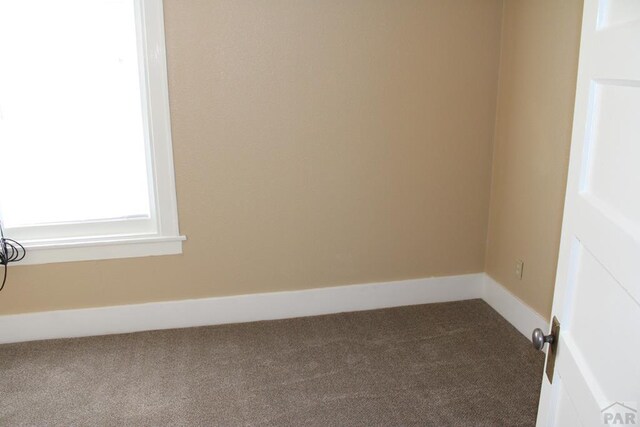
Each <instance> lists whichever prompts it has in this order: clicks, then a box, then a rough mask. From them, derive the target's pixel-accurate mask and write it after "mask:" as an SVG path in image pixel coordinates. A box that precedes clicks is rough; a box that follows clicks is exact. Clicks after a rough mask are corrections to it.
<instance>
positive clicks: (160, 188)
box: [7, 0, 186, 266]
mask: <svg viewBox="0 0 640 427" xmlns="http://www.w3.org/2000/svg"><path fill="white" fill-rule="evenodd" d="M135 5H136V6H135V8H136V15H137V16H136V18H137V23H138V40H139V47H140V51H141V56H142V57H141V63H142V65H143V66H142V67H141V68H142V73H143V74H144V75H143V76H142V81H143V83H144V85H145V89H146V94H147V99H143V105H145V104H146V111H145V113H146V114H147V119H148V132H149V135H148V141H149V154H148V155H149V162H148V164H149V165H150V169H151V170H150V171H149V175H150V176H149V178H150V181H151V183H152V185H153V189H154V191H155V194H154V195H153V197H152V198H151V201H152V211H153V212H154V213H155V215H154V217H155V219H156V227H155V228H156V230H155V231H154V232H152V233H144V234H139V233H138V234H109V235H100V236H82V237H73V238H64V239H55V238H54V239H46V238H45V239H40V240H22V241H20V243H21V244H22V245H23V246H24V247H25V248H26V250H27V256H26V257H25V258H24V259H23V260H22V261H20V262H19V263H16V264H13V265H15V266H19V265H29V264H47V263H56V262H70V261H86V260H100V259H114V258H131V257H143V256H157V255H172V254H180V253H182V242H183V241H184V240H186V237H185V236H182V235H180V232H179V227H178V208H177V200H176V190H175V177H174V166H173V149H172V142H171V119H170V110H169V88H168V83H167V63H166V49H165V36H164V14H163V7H162V0H135ZM44 228H46V227H44ZM44 228H43V231H44ZM105 229H107V227H105ZM9 231H10V230H9ZM45 234H46V233H45ZM7 237H11V235H10V234H9V233H8V235H7Z"/></svg>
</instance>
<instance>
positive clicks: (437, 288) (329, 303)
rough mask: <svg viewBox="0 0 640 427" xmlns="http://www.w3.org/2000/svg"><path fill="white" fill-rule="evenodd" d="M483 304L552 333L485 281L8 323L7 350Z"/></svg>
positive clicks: (323, 291) (348, 289)
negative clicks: (38, 343) (26, 344)
mask: <svg viewBox="0 0 640 427" xmlns="http://www.w3.org/2000/svg"><path fill="white" fill-rule="evenodd" d="M474 298H482V299H484V300H485V301H486V302H487V303H488V304H489V305H490V306H491V307H492V308H493V309H494V310H496V311H497V312H498V313H500V314H501V315H502V316H503V317H504V318H505V319H507V321H509V322H510V323H511V324H512V325H513V326H514V327H515V328H516V329H518V331H520V332H521V333H522V334H523V335H525V336H526V337H527V338H528V337H530V336H531V331H533V329H534V328H541V329H542V330H543V331H545V332H546V331H548V330H549V324H548V322H547V320H546V319H544V318H543V317H542V316H541V315H540V314H538V313H537V312H536V311H535V310H533V309H532V308H531V307H529V306H528V305H527V304H525V303H524V302H523V301H521V300H520V299H518V298H517V297H516V296H514V295H513V294H511V293H510V292H509V291H508V290H507V289H505V288H504V287H503V286H502V285H500V284H499V283H497V282H496V281H495V280H493V279H492V278H491V277H489V276H487V275H486V274H484V273H478V274H467V275H462V276H447V277H432V278H427V279H414V280H403V281H397V282H386V283H373V284H366V285H350V286H338V287H331V288H318V289H308V290H302V291H290V292H270V293H263V294H250V295H238V296H230V297H218V298H202V299H191V300H180V301H166V302H153V303H146V304H132V305H120V306H112V307H99V308H84V309H76V310H60V311H47V312H40V313H25V314H15V315H5V316H0V344H5V343H12V342H22V341H34V340H43V339H54V338H73V337H85V336H92V335H107V334H121V333H129V332H139V331H150V330H157V329H173V328H188V327H193V326H207V325H221V324H226V323H242V322H254V321H259V320H273V319H288V318H292V317H305V316H316V315H321V314H331V313H341V312H348V311H361V310H373V309H377V308H387V307H399V306H404V305H415V304H429V303H435V302H445V301H460V300H466V299H474Z"/></svg>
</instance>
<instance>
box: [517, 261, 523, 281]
mask: <svg viewBox="0 0 640 427" xmlns="http://www.w3.org/2000/svg"><path fill="white" fill-rule="evenodd" d="M522 270H524V261H522V260H521V259H519V260H517V261H516V277H517V278H518V279H519V280H522Z"/></svg>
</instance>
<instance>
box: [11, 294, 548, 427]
mask: <svg viewBox="0 0 640 427" xmlns="http://www.w3.org/2000/svg"><path fill="white" fill-rule="evenodd" d="M542 366H543V358H542V353H539V352H536V351H534V350H533V348H532V346H531V344H530V343H529V342H528V341H527V339H526V338H525V337H523V336H522V335H521V334H520V333H518V332H517V331H516V330H515V329H514V328H513V327H512V326H511V325H510V324H509V323H507V322H506V321H505V320H504V319H503V318H502V317H500V315H498V314H497V313H496V312H495V311H493V310H492V309H491V308H490V307H489V306H488V305H487V304H486V303H484V302H483V301H481V300H471V301H462V302H451V303H443V304H429V305H418V306H411V307H401V308H392V309H385V310H374V311H366V312H357V313H344V314H336V315H329V316H318V317H308V318H301V319H292V320H278V321H269V322H257V323H245V324H238V325H226V326H213V327H204V328H191V329H177V330H169V331H155V332H143V333H136V334H127V335H112V336H103V337H91V338H80V339H68V340H54V341H40V342H31V343H23V344H9V345H3V346H0V425H3V426H18V425H33V426H45V425H91V426H94V425H111V426H116V425H146V426H155V425H202V426H204V425H224V426H236V425H242V426H248V425H265V426H301V425H312V426H399V425H424V426H450V425H451V426H481V425H485V426H498V425H505V426H506V425H508V426H530V425H531V426H532V425H534V421H535V415H536V407H537V401H538V392H539V387H540V381H541V378H542Z"/></svg>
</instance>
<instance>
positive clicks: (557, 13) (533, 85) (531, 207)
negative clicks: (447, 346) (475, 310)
mask: <svg viewBox="0 0 640 427" xmlns="http://www.w3.org/2000/svg"><path fill="white" fill-rule="evenodd" d="M581 21H582V1H581V0H562V1H557V0H536V1H530V0H506V1H505V9H504V17H503V33H502V54H501V64H500V84H499V95H498V110H497V119H496V140H495V147H494V161H493V183H492V192H491V209H490V216H489V236H488V244H487V258H486V271H487V273H488V274H489V275H491V276H492V277H493V278H494V279H496V280H497V281H498V282H500V283H501V284H503V285H504V286H506V287H507V289H509V290H510V291H511V292H512V293H514V294H515V295H517V296H518V297H520V298H521V299H522V300H523V301H524V302H526V303H528V304H529V305H530V306H531V307H533V308H534V309H536V310H537V311H538V312H540V313H541V314H543V315H545V316H547V315H549V314H550V312H551V302H552V299H553V288H554V281H555V273H556V264H557V256H558V246H559V243H560V228H561V223H562V208H563V204H564V193H565V184H566V174H567V166H568V159H569V145H570V141H571V126H572V117H573V104H574V96H575V83H576V70H577V65H578V49H579V40H580V23H581ZM517 259H522V260H523V261H524V275H523V277H522V280H518V279H517V278H516V277H515V264H516V260H517Z"/></svg>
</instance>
